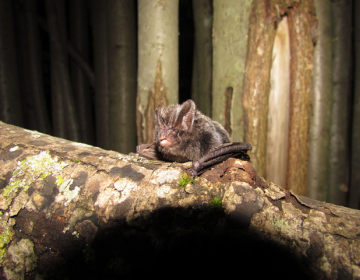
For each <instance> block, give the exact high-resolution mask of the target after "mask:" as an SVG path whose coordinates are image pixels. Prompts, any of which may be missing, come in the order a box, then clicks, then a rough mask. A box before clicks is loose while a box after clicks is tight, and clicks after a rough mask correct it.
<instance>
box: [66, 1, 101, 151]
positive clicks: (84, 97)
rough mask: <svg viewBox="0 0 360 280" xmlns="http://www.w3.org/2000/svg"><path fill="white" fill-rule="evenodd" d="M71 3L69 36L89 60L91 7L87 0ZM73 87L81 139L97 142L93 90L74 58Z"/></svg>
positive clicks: (82, 140) (72, 64) (71, 64)
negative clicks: (94, 125)
mask: <svg viewBox="0 0 360 280" xmlns="http://www.w3.org/2000/svg"><path fill="white" fill-rule="evenodd" d="M68 4H69V25H70V26H71V28H70V29H69V33H70V34H69V38H70V42H71V44H72V45H73V46H74V48H75V49H76V50H77V51H78V52H79V53H80V54H81V55H82V56H83V58H84V59H85V60H86V61H88V60H89V57H90V56H89V54H90V50H89V16H88V14H89V7H88V6H90V5H88V4H87V2H86V1H85V0H77V1H72V0H69V1H68ZM70 70H71V71H70V74H71V78H72V79H71V82H72V88H73V90H74V95H75V103H76V107H77V108H78V110H77V112H78V113H77V115H78V117H79V126H80V127H79V129H80V135H79V136H80V141H81V142H84V143H88V144H95V131H94V127H93V122H94V116H93V113H94V112H93V109H92V106H91V104H92V102H91V101H92V92H91V89H90V83H89V80H88V77H86V75H85V73H84V72H83V70H82V69H81V68H80V67H79V65H78V63H77V61H75V60H74V59H72V60H71V63H70Z"/></svg>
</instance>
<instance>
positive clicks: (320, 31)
mask: <svg viewBox="0 0 360 280" xmlns="http://www.w3.org/2000/svg"><path fill="white" fill-rule="evenodd" d="M314 2H315V10H316V15H317V20H318V27H317V43H316V46H315V48H314V70H313V81H314V96H313V97H312V106H313V114H312V115H311V118H310V133H309V137H310V138H309V163H308V170H307V172H308V180H307V195H308V196H309V197H312V198H315V199H319V200H325V199H326V193H327V190H326V188H327V186H329V152H330V122H331V105H332V99H331V92H332V83H331V72H332V48H331V44H332V36H331V34H332V32H331V7H330V2H328V1H321V0H315V1H314Z"/></svg>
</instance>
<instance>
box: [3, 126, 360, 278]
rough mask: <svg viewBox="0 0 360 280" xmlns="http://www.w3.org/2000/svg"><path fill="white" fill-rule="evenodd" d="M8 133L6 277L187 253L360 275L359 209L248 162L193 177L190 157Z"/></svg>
mask: <svg viewBox="0 0 360 280" xmlns="http://www.w3.org/2000/svg"><path fill="white" fill-rule="evenodd" d="M0 135H1V141H0V143H1V144H0V145H1V146H0V164H1V167H2V168H1V172H0V187H1V189H0V198H1V199H0V209H1V215H0V237H1V239H0V253H1V255H0V262H1V265H2V268H1V270H0V273H1V275H2V277H3V278H4V279H23V278H25V279H65V278H67V279H79V278H82V279H83V278H86V277H88V278H89V279H112V278H115V277H123V278H126V277H129V276H132V277H134V276H144V275H146V276H149V275H150V276H154V275H157V276H158V278H168V273H174V271H176V274H177V275H178V274H180V275H181V276H184V277H185V276H186V275H189V273H190V272H189V270H188V269H183V268H179V266H183V264H182V263H184V262H185V263H186V265H187V266H191V275H196V276H204V275H206V276H214V275H219V276H220V275H221V276H224V275H227V274H229V275H233V273H235V271H237V272H238V271H239V269H241V270H242V271H245V272H246V273H249V272H251V273H252V275H253V276H255V277H257V276H261V277H265V276H268V277H271V276H275V275H276V276H277V278H280V279H289V277H291V279H311V278H314V279H350V278H352V279H358V278H359V277H360V267H359V263H360V239H359V238H358V236H359V234H360V211H358V210H352V209H348V208H344V207H340V206H336V205H333V204H328V203H323V202H319V201H315V200H312V199H309V198H306V197H302V196H296V195H293V194H292V193H289V192H287V191H285V190H284V189H282V188H281V187H279V186H277V185H274V184H272V183H267V182H265V181H264V180H263V179H262V178H260V177H259V176H258V175H257V173H256V171H255V170H254V168H253V167H252V165H251V163H249V162H242V161H239V160H237V159H229V160H228V161H226V162H223V163H222V164H220V165H218V166H217V167H216V168H213V169H211V170H209V171H207V172H205V173H204V174H203V175H202V176H201V177H199V178H195V180H194V182H193V183H191V182H189V180H188V178H187V177H186V176H184V174H186V170H185V168H186V167H187V166H189V164H176V163H162V162H150V161H148V160H146V159H144V158H141V157H138V156H128V155H122V154H118V153H115V152H112V151H105V150H102V149H100V148H96V147H92V146H88V145H84V144H79V143H75V142H70V141H67V140H63V139H60V138H55V137H51V136H47V135H44V134H40V133H38V132H34V131H28V130H24V129H22V128H18V127H15V126H10V125H6V124H4V123H1V122H0ZM234 253H235V254H234ZM224 266H227V269H226V270H224V269H223V267H224ZM139 267H141V269H139ZM204 267H207V269H204ZM209 267H210V268H209ZM259 267H261V268H262V269H261V270H259ZM290 274H291V276H290Z"/></svg>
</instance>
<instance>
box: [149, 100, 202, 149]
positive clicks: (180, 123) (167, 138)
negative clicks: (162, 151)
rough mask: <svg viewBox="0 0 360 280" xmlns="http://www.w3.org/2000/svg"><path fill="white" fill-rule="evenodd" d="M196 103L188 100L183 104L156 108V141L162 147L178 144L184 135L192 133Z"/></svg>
mask: <svg viewBox="0 0 360 280" xmlns="http://www.w3.org/2000/svg"><path fill="white" fill-rule="evenodd" d="M195 113H196V105H195V103H194V101H192V100H187V101H185V102H184V103H182V104H181V105H171V106H168V107H158V108H157V109H156V110H155V130H154V131H155V135H154V137H155V142H156V143H157V144H158V145H160V146H162V147H169V148H170V147H173V146H176V145H178V144H179V143H180V142H181V140H182V137H183V136H185V135H186V134H189V133H191V131H192V129H193V124H194V120H195Z"/></svg>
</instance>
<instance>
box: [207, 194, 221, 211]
mask: <svg viewBox="0 0 360 280" xmlns="http://www.w3.org/2000/svg"><path fill="white" fill-rule="evenodd" d="M209 206H210V208H211V209H222V199H221V198H220V197H216V196H215V197H214V198H213V199H212V200H211V201H210V203H209Z"/></svg>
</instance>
